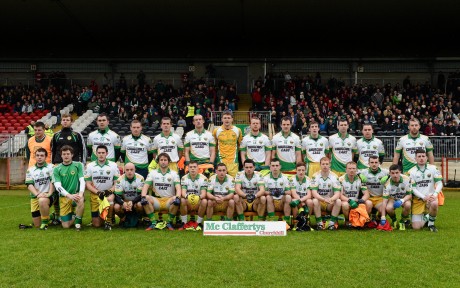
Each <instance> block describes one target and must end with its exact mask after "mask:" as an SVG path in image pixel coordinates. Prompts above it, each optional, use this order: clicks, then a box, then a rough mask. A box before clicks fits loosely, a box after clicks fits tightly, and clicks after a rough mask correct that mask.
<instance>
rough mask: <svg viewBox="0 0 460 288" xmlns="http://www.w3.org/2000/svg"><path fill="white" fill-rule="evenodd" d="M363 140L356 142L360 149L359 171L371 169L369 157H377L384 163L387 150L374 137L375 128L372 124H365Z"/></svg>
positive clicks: (358, 155)
mask: <svg viewBox="0 0 460 288" xmlns="http://www.w3.org/2000/svg"><path fill="white" fill-rule="evenodd" d="M362 132H363V138H361V139H359V140H358V141H357V142H356V146H357V149H358V154H357V155H356V156H357V157H358V160H357V161H358V169H366V168H369V157H370V156H377V157H378V158H379V160H380V163H383V157H384V156H385V148H384V147H383V143H382V141H381V140H380V139H377V138H375V137H374V135H373V132H374V130H373V128H372V125H371V124H363V129H362Z"/></svg>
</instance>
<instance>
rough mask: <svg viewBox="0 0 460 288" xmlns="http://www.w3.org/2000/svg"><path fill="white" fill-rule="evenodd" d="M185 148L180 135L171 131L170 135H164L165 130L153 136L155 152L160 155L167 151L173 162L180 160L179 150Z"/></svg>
mask: <svg viewBox="0 0 460 288" xmlns="http://www.w3.org/2000/svg"><path fill="white" fill-rule="evenodd" d="M182 150H184V144H183V143H182V139H180V137H179V135H177V134H175V133H173V132H170V133H169V135H167V136H166V135H164V134H163V132H161V133H160V134H158V135H157V136H155V138H153V153H154V154H156V155H159V154H161V153H166V154H168V155H169V157H170V158H171V162H174V163H177V162H178V161H179V151H182Z"/></svg>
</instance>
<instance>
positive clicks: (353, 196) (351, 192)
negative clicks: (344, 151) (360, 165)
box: [339, 161, 372, 227]
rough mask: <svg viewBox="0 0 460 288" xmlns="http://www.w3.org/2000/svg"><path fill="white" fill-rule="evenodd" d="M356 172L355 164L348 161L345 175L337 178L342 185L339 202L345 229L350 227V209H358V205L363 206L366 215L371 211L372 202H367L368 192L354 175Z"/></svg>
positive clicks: (359, 178)
mask: <svg viewBox="0 0 460 288" xmlns="http://www.w3.org/2000/svg"><path fill="white" fill-rule="evenodd" d="M356 172H357V165H356V162H353V161H350V162H348V163H347V164H346V166H345V175H343V176H341V177H340V178H339V182H340V184H341V185H342V195H340V200H342V212H343V216H344V217H345V225H346V226H347V227H351V224H350V223H349V221H348V219H349V215H350V209H355V208H358V205H359V204H365V205H366V210H367V213H368V214H370V213H371V210H372V202H371V201H370V200H369V191H367V187H366V184H365V183H364V181H363V180H362V179H361V177H359V176H358V175H356ZM361 195H362V196H361ZM360 196H361V197H360Z"/></svg>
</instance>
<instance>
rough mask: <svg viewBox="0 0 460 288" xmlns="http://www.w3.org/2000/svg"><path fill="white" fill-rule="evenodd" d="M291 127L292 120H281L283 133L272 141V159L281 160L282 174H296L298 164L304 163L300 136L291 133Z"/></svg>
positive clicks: (286, 118) (279, 133)
mask: <svg viewBox="0 0 460 288" xmlns="http://www.w3.org/2000/svg"><path fill="white" fill-rule="evenodd" d="M291 125H292V123H291V118H289V117H284V118H283V119H281V131H280V132H278V133H277V134H276V135H275V136H273V139H272V158H276V159H279V163H280V164H281V172H291V173H295V165H296V163H300V162H301V161H302V153H301V150H302V145H301V143H300V138H299V136H297V135H296V134H295V133H292V132H291ZM270 167H271V163H270Z"/></svg>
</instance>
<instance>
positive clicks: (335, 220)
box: [331, 216, 339, 223]
mask: <svg viewBox="0 0 460 288" xmlns="http://www.w3.org/2000/svg"><path fill="white" fill-rule="evenodd" d="M331 221H332V222H334V223H337V221H339V218H337V216H331Z"/></svg>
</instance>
